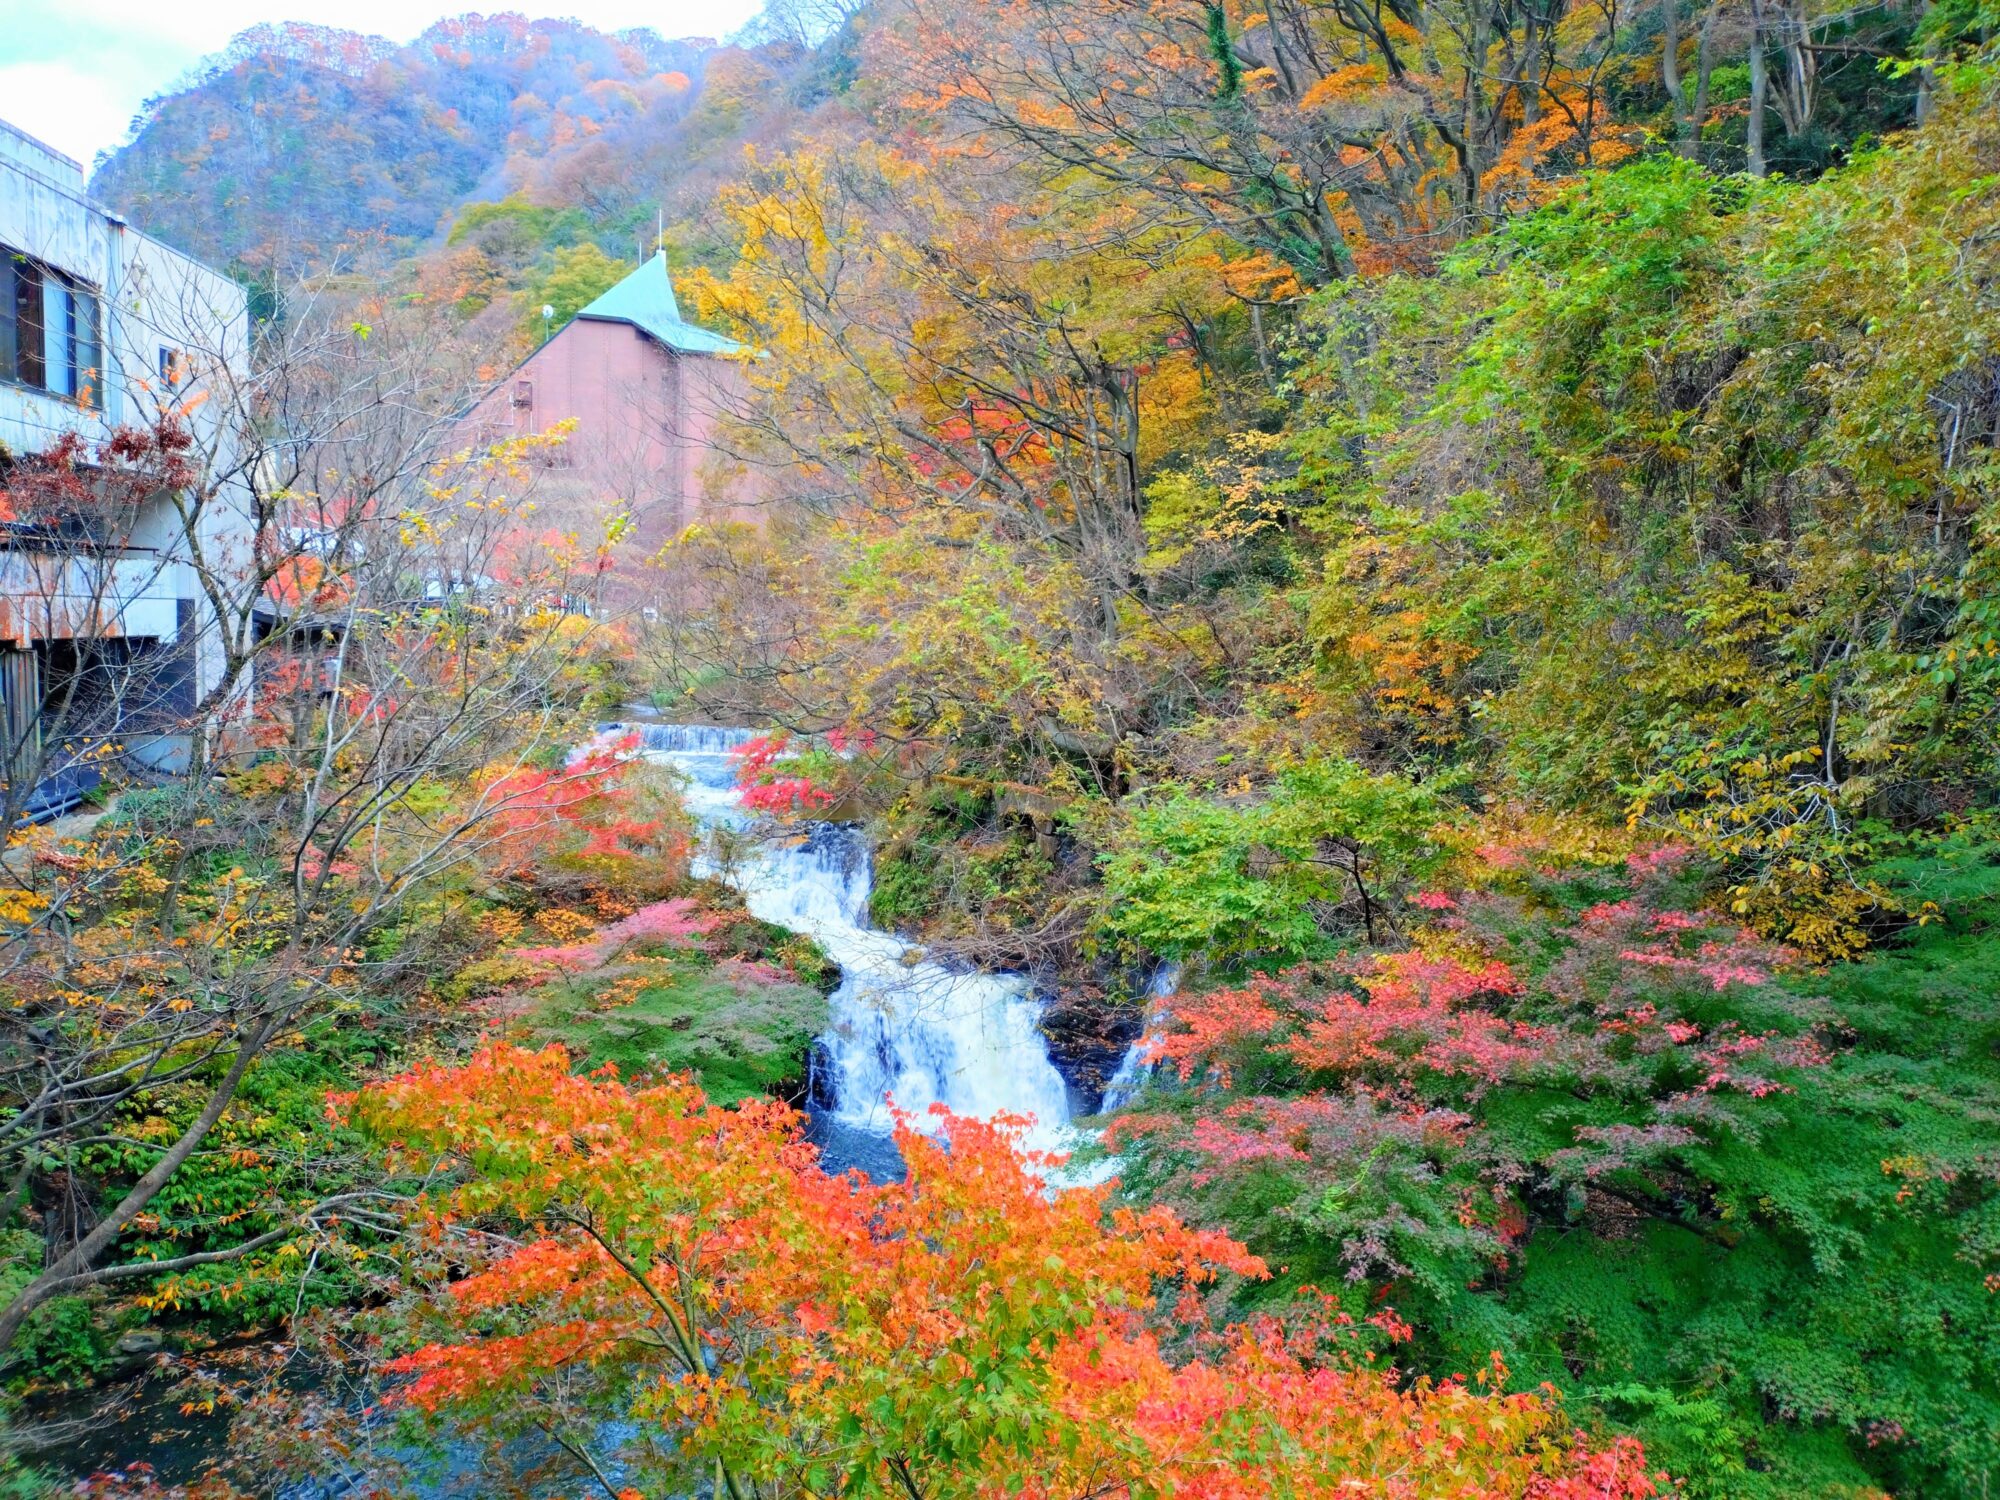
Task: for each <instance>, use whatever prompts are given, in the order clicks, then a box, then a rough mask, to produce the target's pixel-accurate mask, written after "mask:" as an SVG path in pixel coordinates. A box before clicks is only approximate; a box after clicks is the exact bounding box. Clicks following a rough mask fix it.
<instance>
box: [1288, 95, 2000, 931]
mask: <svg viewBox="0 0 2000 1500" xmlns="http://www.w3.org/2000/svg"><path fill="white" fill-rule="evenodd" d="M1964 86H1966V87H1970V86H1971V85H1964ZM1983 86H1984V85H1981V87H1983ZM1993 118H1994V112H1993V111H1992V109H1991V107H1990V100H1989V99H1986V98H1985V96H1983V95H1977V96H1972V97H1965V98H1962V99H1955V100H1954V101H1953V102H1952V104H1951V106H1950V108H1949V110H1948V111H1947V113H1946V114H1945V115H1944V117H1943V118H1941V119H1940V121H1939V122H1937V123H1936V124H1935V125H1934V126H1932V127H1931V128H1929V129H1927V130H1926V131H1924V132H1923V133H1921V134H1919V135H1918V136H1916V137H1914V138H1912V139H1911V140H1909V141H1907V142H1903V143H1899V144H1898V145H1896V146H1895V147H1893V148H1886V149H1883V150H1880V151H1876V152H1873V153H1870V154H1867V155H1864V156H1863V157H1861V158H1860V159H1858V160H1857V161H1856V162H1855V163H1854V164H1853V165H1851V166H1850V167H1848V168H1846V169H1844V170H1842V171H1840V172H1837V173H1833V174H1830V175H1828V176H1827V177H1825V178H1822V179H1821V180H1820V181H1818V182H1816V183H1813V184H1810V185H1805V186H1801V185H1796V184H1785V183H1778V182H1767V183H1748V182H1744V181H1741V180H1724V179H1717V178H1714V177H1711V176H1709V175H1708V174H1706V173H1704V172H1703V171H1702V170H1700V169H1699V168H1697V167H1695V166H1693V165H1692V164H1690V163H1688V162H1686V161H1683V160H1680V159H1678V158H1671V157H1669V158H1657V159H1648V160H1641V161H1639V162H1636V163H1634V164H1632V165H1630V166H1628V167H1625V168H1623V169H1621V170H1618V171H1613V172H1608V173H1602V174H1597V175H1594V176H1591V177H1588V178H1586V179H1584V180H1583V181H1581V182H1580V183H1579V184H1578V185H1577V186H1576V187H1574V188H1573V189H1572V190H1570V191H1569V192H1567V193H1566V194H1564V195H1563V196H1562V197H1561V198H1560V199H1559V200H1558V201H1557V202H1555V203H1554V204H1552V205H1551V206H1550V207H1548V208H1547V209H1545V210H1543V211H1541V212H1539V213H1536V214H1533V215H1530V216H1528V217H1527V218H1525V219H1522V220H1520V221H1518V222H1516V223H1514V224H1512V225H1510V226H1508V227H1507V228H1505V229H1504V230H1502V231H1501V232H1499V233H1497V234H1495V235H1493V236H1491V237H1489V238H1488V239H1486V240H1483V241H1479V242H1475V243H1474V244H1472V245H1470V246H1468V247H1466V248H1465V249H1464V250H1463V251H1462V252H1460V253H1459V254H1458V255H1457V256H1456V257H1455V258H1454V259H1453V260H1452V262H1451V263H1450V265H1449V266H1448V268H1447V275H1446V276H1445V277H1444V278H1441V279H1437V280H1432V281H1429V282H1423V283H1413V282H1398V281H1395V280H1393V279H1392V280H1391V281H1389V282H1387V283H1384V284H1383V285H1382V286H1380V287H1378V288H1362V289H1343V290H1340V291H1337V292H1334V293H1330V294H1328V295H1327V296H1326V298H1324V299H1323V302H1324V306H1323V308H1322V310H1321V312H1320V313H1319V314H1318V315H1317V316H1318V317H1319V318H1320V319H1321V322H1322V326H1323V328H1324V330H1325V333H1324V343H1323V344H1322V345H1321V346H1319V348H1318V349H1317V350H1316V352H1314V353H1313V354H1312V355H1310V356H1309V357H1308V359H1307V360H1306V361H1305V364H1304V366H1303V374H1302V378H1303V379H1304V380H1305V381H1306V383H1307V385H1308V388H1309V390H1310V391H1311V393H1312V398H1313V399H1312V404H1311V405H1310V406H1309V407H1308V410H1307V415H1308V420H1307V421H1306V422H1305V423H1304V424H1302V428H1301V430H1300V432H1299V434H1298V437H1297V441H1298V442H1299V444H1300V453H1301V457H1302V461H1304V462H1306V463H1307V464H1308V470H1307V472H1308V473H1313V474H1318V473H1325V474H1326V475H1327V476H1328V477H1329V478H1330V479H1332V480H1334V481H1335V482H1337V483H1338V484H1339V485H1340V486H1341V488H1342V490H1343V491H1344V492H1345V493H1346V495H1347V496H1350V497H1351V498H1352V500H1353V502H1354V504H1353V505H1352V506H1351V507H1339V508H1334V509H1330V510H1328V511H1327V512H1325V513H1324V514H1323V517H1322V524H1323V525H1324V527H1325V529H1326V534H1327V537H1328V541H1329V544H1330V548H1329V553H1328V558H1327V565H1326V570H1325V582H1324V583H1323V584H1322V585H1321V588H1320V597H1319V599H1318V600H1317V601H1316V604H1315V610H1314V624H1315V630H1316V632H1317V635H1318V645H1319V647H1320V652H1321V657H1320V660H1321V663H1322V664H1323V667H1324V669H1325V671H1324V676H1323V679H1322V681H1323V683H1324V685H1325V686H1326V687H1328V688H1332V689H1337V690H1338V691H1339V692H1340V693H1341V694H1342V697H1343V702H1344V703H1346V704H1347V705H1350V707H1349V709H1348V712H1349V713H1351V714H1352V715H1353V717H1352V718H1351V719H1350V720H1349V722H1347V723H1346V724H1344V725H1343V733H1344V735H1345V737H1346V738H1348V739H1349V740H1350V741H1351V742H1352V743H1353V744H1354V745H1355V746H1356V747H1357V748H1365V749H1368V750H1382V751H1390V752H1394V753H1396V754H1398V755H1400V756H1403V757H1408V758H1410V759H1413V760H1421V761H1436V760H1439V759H1444V760H1446V761H1454V760H1455V761H1459V762H1461V763H1465V764H1471V765H1475V766H1478V767H1479V768H1480V769H1481V771H1482V773H1484V772H1485V771H1486V769H1487V768H1489V767H1492V766H1495V765H1497V767H1498V768H1499V769H1501V770H1502V771H1504V773H1505V777H1506V781H1507V783H1508V784H1509V789H1510V790H1514V791H1519V792H1526V793H1528V794H1530V795H1532V796H1534V797H1536V798H1538V799H1541V800H1545V801H1549V802H1554V803H1557V804H1560V805H1567V806H1571V807H1576V808H1602V807H1604V806H1606V805H1607V804H1610V803H1613V802H1615V801H1617V800H1620V799H1622V800H1624V801H1625V802H1626V803H1627V805H1628V806H1629V808H1630V810H1631V812H1632V814H1633V815H1634V816H1635V817H1637V818H1639V819H1640V820H1642V821H1646V822H1650V823H1652V824H1654V825H1655V826H1658V827H1660V828H1663V829H1666V830H1670V831H1671V832H1673V833H1674V834H1675V835H1677V836H1679V837H1682V838H1686V839H1690V840H1692V841H1694V842H1695V843H1697V844H1698V845H1699V846H1700V847H1702V848H1703V849H1704V850H1705V851H1706V852H1708V853H1710V854H1712V855H1713V856H1715V857H1716V858H1717V859H1718V860H1719V861H1721V862H1722V864H1723V866H1724V868H1725V870H1726V871H1727V873H1728V875H1729V876H1730V878H1731V880H1732V883H1733V884H1734V886H1735V891H1734V901H1735V905H1736V908H1737V910H1738V911H1739V912H1741V913H1742V914H1743V915H1745V916H1747V917H1750V918H1751V919H1752V920H1754V921H1756V922H1757V923H1758V925H1759V926H1760V927H1762V928H1763V929H1764V930H1766V931H1771V932H1775V933H1780V934H1783V935H1785V936H1787V937H1789V938H1790V939H1791V940H1792V941H1794V942H1797V943H1799V944H1801V945H1802V946H1805V947H1808V948H1809V949H1811V950H1812V951H1814V952H1816V953H1820V954H1837V953H1844V952H1851V951H1854V950H1855V949H1856V948H1858V947H1859V946H1861V945H1862V944H1863V943H1865V941H1866V940H1867V938H1868V936H1869V934H1870V932H1871V931H1873V930H1875V929H1876V928H1877V927H1878V926H1879V925H1880V923H1881V921H1882V919H1883V916H1884V914H1885V913H1886V912H1887V911H1888V909H1889V908H1888V905H1887V903H1886V902H1885V900H1884V897H1883V893H1882V892H1881V891H1880V890H1877V889H1874V888H1872V887H1871V886H1870V885H1869V884H1868V882H1867V881H1866V880H1864V879H1863V878H1862V877H1861V875H1860V874H1859V871H1860V870H1861V869H1862V868H1864V867H1865V866H1866V864H1867V863H1868V861H1869V860H1870V859H1871V858H1872V857H1873V856H1874V853H1875V852H1876V849H1877V843H1878V835H1879V834H1881V833H1883V832H1887V831H1894V830H1907V829H1910V828H1914V827H1921V826H1925V825H1926V824H1928V823H1932V822H1934V821H1935V819H1936V818H1937V817H1938V815H1939V813H1940V812H1941V811H1942V809H1943V808H1945V807H1947V806H1965V805H1967V804H1968V803H1974V804H1976V803H1977V802H1978V801H1980V800H1981V799H1983V798H1986V797H1990V796H1991V795H1992V793H1993V791H1994V789H1995V787H1996V782H1995V779H1994V777H1995V765H1994V762H1993V758H1992V756H1991V754H1990V745H1991V744H1992V742H1993V739H1994V734H1995V729H1996V711H1997V710H2000V671H1996V668H1995V661H1996V657H1995V654H1994V645H1995V642H1996V640H2000V636H1996V634H1995V626H1996V616H1995V612H1994V606H1993V604H1992V599H1993V597H1994V588H1993V576H1992V575H1993V569H1994V563H1993V555H1994V554H1993V543H1992V526H1993V521H1992V514H1991V513H1992V506H1993V499H1992V496H1993V493H1994V486H1995V475H1996V465H1995V458H1994V453H1995V448H1994V441H1995V436H1996V432H2000V429H1997V428H1996V417H1997V416H2000V413H1996V409H1995V408H1994V405H1993V402H1992V399H1991V391H1990V381H1991V371H1992V370H1993V369H1994V368H1995V366H1996V362H2000V334H1996V332H1995V330H1996V329H2000V307H1996V304H1995V292H1994V287H1995V286H1996V285H2000V282H1996V280H1995V278H1993V277H1991V276H1987V275H1975V274H1968V271H1967V268H1968V266H1969V265H1970V264H1971V263H1972V262H1974V261H1978V260H1980V259H1981V258H1982V257H1986V256H1987V254H1988V252H1986V251H1984V250H1983V249H1982V248H1981V247H1982V246H1985V245H1987V244H1988V243H1990V235H1991V234H1992V232H1993V229H1994V226H1996V225H2000V182H1996V180H1995V179H1993V178H1992V177H1991V176H1990V175H1988V174H1986V173H1985V172H1984V171H1983V169H1982V167H1981V166H1980V163H1982V162H1984V161H1988V160H1990V159H1991V156H1992V153H1993V152H1994V150H1995V149H1996V147H2000V134H1996V128H1995V126H1994V124H1993ZM1423 316H1428V318H1429V321H1430V330H1429V331H1428V332H1425V331H1423V329H1422V328H1421V327H1420V326H1419V322H1418V319H1420V318H1421V317H1423ZM1440 328H1442V329H1443V330H1444V331H1443V332H1439V329H1440ZM1406 332H1414V333H1415V334H1416V335H1417V337H1418V340H1419V342H1418V343H1417V345H1416V346H1415V348H1414V350H1411V349H1395V348H1393V346H1391V347H1390V348H1388V349H1386V350H1384V352H1378V353H1373V354H1370V355H1368V356H1367V357H1365V358H1360V359H1357V358H1356V357H1355V352H1354V351H1355V349H1356V347H1357V343H1362V341H1363V340H1365V343H1363V344H1362V346H1363V347H1367V348H1381V347H1382V346H1384V345H1389V341H1391V340H1394V339H1398V338H1400V337H1401V336H1403V335H1404V334H1405V333H1406ZM1975 432H1976V433H1977V434H1978V435H1977V436H1976V437H1975V436H1973V434H1974V433H1975ZM1468 448H1471V449H1472V450H1473V451H1476V452H1477V453H1478V455H1479V457H1478V458H1477V460H1476V461H1471V460H1468V459H1467V457H1466V455H1467V452H1468Z"/></svg>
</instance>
